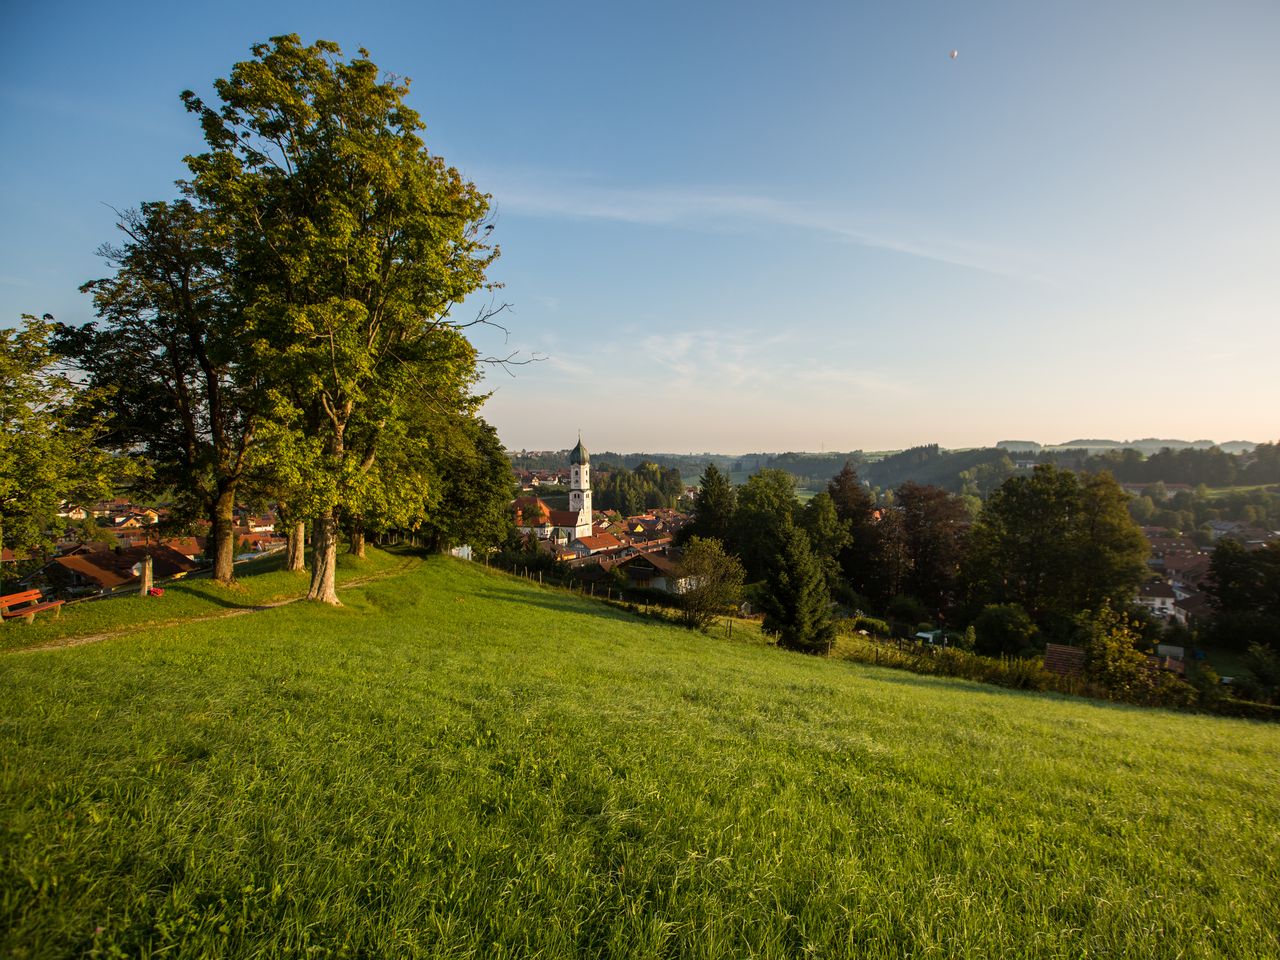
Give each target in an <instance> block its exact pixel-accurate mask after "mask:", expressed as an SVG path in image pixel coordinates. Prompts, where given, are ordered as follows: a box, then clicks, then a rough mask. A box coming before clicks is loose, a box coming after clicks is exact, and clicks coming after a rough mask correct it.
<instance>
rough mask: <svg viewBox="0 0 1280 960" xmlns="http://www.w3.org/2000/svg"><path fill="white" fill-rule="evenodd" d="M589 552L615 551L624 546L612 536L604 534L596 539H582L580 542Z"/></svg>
mask: <svg viewBox="0 0 1280 960" xmlns="http://www.w3.org/2000/svg"><path fill="white" fill-rule="evenodd" d="M578 542H579V543H581V544H582V545H583V546H584V547H586V548H587V549H588V550H590V551H592V552H595V551H596V550H613V549H615V548H617V547H620V546H622V541H621V540H619V539H618V538H617V537H615V536H613V535H612V534H608V533H602V534H599V535H598V536H594V537H582V538H581V539H580V540H579V541H578Z"/></svg>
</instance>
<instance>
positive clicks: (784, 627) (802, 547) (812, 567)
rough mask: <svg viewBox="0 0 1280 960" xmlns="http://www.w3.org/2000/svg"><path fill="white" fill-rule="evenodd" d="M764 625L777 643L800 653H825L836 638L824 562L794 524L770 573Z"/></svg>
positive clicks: (784, 538)
mask: <svg viewBox="0 0 1280 960" xmlns="http://www.w3.org/2000/svg"><path fill="white" fill-rule="evenodd" d="M764 629H765V631H766V632H768V633H772V634H775V635H777V637H778V646H780V647H785V648H786V649H788V650H798V651H800V652H801V653H816V654H826V653H828V652H830V650H831V643H832V641H833V640H834V639H835V627H834V626H833V625H832V623H831V595H830V593H828V592H827V583H826V577H825V575H824V574H823V570H822V564H821V563H819V562H818V558H817V557H816V556H814V553H813V551H812V550H811V549H810V547H809V538H808V536H806V535H805V532H804V531H803V530H801V529H800V528H799V527H796V526H793V525H791V524H788V525H787V526H786V528H785V529H784V531H783V541H782V549H781V551H780V552H779V553H778V555H777V557H776V558H775V560H774V568H773V572H772V574H771V576H770V577H769V589H768V593H767V596H766V603H765V620H764Z"/></svg>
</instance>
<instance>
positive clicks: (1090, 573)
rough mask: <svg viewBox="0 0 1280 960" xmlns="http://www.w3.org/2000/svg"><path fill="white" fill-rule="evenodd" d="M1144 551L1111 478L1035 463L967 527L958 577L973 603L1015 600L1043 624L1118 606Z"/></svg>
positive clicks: (1136, 578)
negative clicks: (966, 545) (1110, 603)
mask: <svg viewBox="0 0 1280 960" xmlns="http://www.w3.org/2000/svg"><path fill="white" fill-rule="evenodd" d="M1147 552H1148V547H1147V544H1146V540H1145V539H1144V538H1143V536H1142V531H1141V530H1139V529H1138V527H1137V526H1136V525H1135V524H1134V522H1133V521H1132V519H1130V517H1129V514H1128V511H1127V509H1126V507H1125V496H1124V493H1123V491H1121V490H1120V488H1119V487H1118V485H1117V484H1116V482H1115V481H1114V480H1113V479H1111V477H1109V476H1107V475H1105V474H1102V475H1098V476H1091V477H1086V478H1085V479H1084V480H1083V481H1082V480H1081V479H1080V478H1079V477H1078V476H1077V475H1076V474H1074V473H1071V472H1070V471H1066V470H1058V469H1056V468H1054V467H1051V466H1047V465H1042V466H1038V467H1036V468H1035V471H1034V472H1033V473H1032V475H1031V476H1017V477H1011V478H1010V479H1008V480H1006V481H1005V482H1004V483H1003V484H1001V486H1000V488H999V489H998V490H997V491H996V492H995V493H993V494H992V495H991V498H990V499H989V500H988V501H987V503H986V505H985V506H984V507H983V510H982V514H981V516H980V517H979V518H978V520H977V522H976V523H975V524H974V527H973V532H972V539H971V542H970V549H969V553H968V555H967V556H966V558H965V561H964V571H963V572H964V576H965V579H966V580H967V582H968V585H969V590H970V595H971V600H972V601H974V602H975V604H978V605H985V604H990V603H996V604H1001V603H1017V604H1019V605H1020V606H1021V607H1023V609H1025V610H1026V611H1027V612H1028V613H1029V614H1030V615H1031V617H1032V619H1033V620H1035V621H1036V622H1037V623H1038V624H1040V625H1041V626H1042V627H1043V626H1045V625H1046V624H1047V623H1051V622H1053V621H1055V620H1056V621H1068V620H1069V619H1070V618H1071V617H1073V616H1075V615H1076V613H1077V612H1078V611H1081V610H1092V609H1096V608H1097V607H1098V606H1099V605H1101V604H1102V603H1103V602H1104V601H1106V600H1116V601H1124V600H1127V599H1128V598H1129V597H1130V596H1132V594H1133V591H1134V589H1135V588H1136V587H1137V585H1138V583H1140V582H1141V580H1142V577H1143V576H1144V575H1145V570H1146V567H1145V561H1146V556H1147Z"/></svg>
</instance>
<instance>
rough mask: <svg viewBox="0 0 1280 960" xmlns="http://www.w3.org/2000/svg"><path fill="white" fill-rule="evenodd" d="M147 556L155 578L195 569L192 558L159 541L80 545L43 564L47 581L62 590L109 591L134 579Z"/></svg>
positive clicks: (89, 592)
mask: <svg viewBox="0 0 1280 960" xmlns="http://www.w3.org/2000/svg"><path fill="white" fill-rule="evenodd" d="M147 556H150V557H151V574H152V576H153V577H154V578H155V579H157V580H164V579H170V578H173V577H181V576H185V575H186V574H188V573H190V572H191V571H192V570H194V569H196V567H197V564H196V563H195V561H193V560H191V559H190V558H188V557H186V556H184V555H183V554H181V553H179V552H178V551H176V550H173V549H171V548H170V547H166V546H163V545H157V546H150V547H128V548H124V547H121V548H117V549H115V550H108V549H87V548H86V549H81V550H75V551H73V552H72V553H70V554H67V555H65V556H61V557H56V558H55V559H54V560H53V561H52V562H51V563H50V564H49V565H48V566H46V567H45V568H44V571H43V573H44V575H45V576H46V577H47V578H48V580H49V582H50V583H51V584H53V585H54V586H55V588H57V589H58V590H59V592H62V593H66V594H82V595H84V594H93V593H110V592H112V591H113V590H115V589H117V588H119V587H124V586H128V585H129V584H131V583H137V582H138V581H139V579H140V577H141V572H142V571H141V566H142V560H143V558H144V557H147Z"/></svg>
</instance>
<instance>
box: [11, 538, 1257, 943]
mask: <svg viewBox="0 0 1280 960" xmlns="http://www.w3.org/2000/svg"><path fill="white" fill-rule="evenodd" d="M370 562H371V563H375V564H376V563H384V564H385V563H390V562H392V561H385V560H374V561H370ZM167 596H168V595H166V597H167ZM343 598H344V601H345V603H346V606H344V607H343V608H340V609H330V608H327V607H320V606H317V605H310V604H293V605H290V606H286V607H280V608H275V609H271V610H266V611H263V612H260V613H254V614H252V615H250V616H243V617H234V618H230V619H224V620H208V621H204V622H197V623H190V624H186V625H177V626H166V627H158V628H148V629H144V630H141V631H139V632H136V633H132V634H130V635H128V636H122V637H117V638H113V639H110V640H106V641H103V642H99V643H95V644H91V645H86V646H81V647H76V648H73V649H66V650H54V651H47V652H21V653H8V654H4V655H0V702H2V703H3V706H0V956H3V957H13V958H18V957H21V958H44V957H73V956H74V957H155V958H159V957H164V958H175V957H255V958H267V957H352V958H356V957H360V958H375V957H378V958H381V957H386V958H392V957H395V958H399V957H458V958H461V957H476V958H481V957H484V958H508V957H543V958H557V957H592V958H595V957H654V958H657V957H682V958H683V957H688V958H713V957H715V958H742V957H827V958H830V957H973V958H996V957H1064V958H1065V957H1072V958H1075V957H1083V956H1095V957H1126V958H1127V957H1169V958H1175V957H1177V958H1189V957H1275V956H1277V955H1280V940H1277V931H1278V930H1280V779H1278V776H1280V775H1278V769H1280V727H1276V726H1267V725H1262V724H1258V723H1251V722H1248V721H1240V720H1229V719H1223V718H1215V717H1204V716H1194V715H1178V714H1172V713H1168V712H1162V711H1152V710H1141V709H1134V708H1125V707H1119V706H1113V705H1106V704H1099V703H1094V702H1088V701H1080V700H1071V699H1067V698H1057V697H1052V696H1045V695H1032V694H1022V693H1017V692H1013V691H1007V690H1000V689H995V688H990V687H982V686H978V685H974V684H969V683H965V682H962V681H955V680H948V679H941V678H932V677H921V676H916V675H913V674H906V673H901V672H895V671H890V670H885V669H878V668H875V667H873V666H867V665H862V664H854V663H847V662H839V661H829V660H819V659H813V658H807V657H804V656H800V655H796V654H788V653H785V652H782V651H779V650H777V649H775V648H773V647H769V646H765V645H763V644H761V643H759V642H758V641H756V640H752V639H750V638H747V639H743V640H738V639H735V640H732V641H729V640H726V639H724V638H723V637H707V636H703V635H700V634H697V633H693V632H689V631H685V630H681V629H679V628H675V627H668V626H662V625H655V624H652V623H649V622H646V621H642V620H639V619H635V618H632V617H631V616H629V615H628V614H626V613H625V612H622V611H618V610H614V609H612V608H609V607H606V606H604V605H602V604H599V603H596V602H593V601H591V600H587V599H583V598H580V597H574V596H572V595H568V594H565V593H561V592H557V591H554V590H551V589H542V588H539V587H537V586H533V585H530V584H527V583H524V582H521V581H518V580H514V579H511V578H509V577H506V576H504V575H502V574H499V573H496V572H492V571H488V570H485V569H484V568H482V567H479V566H477V565H474V564H465V563H462V562H458V561H452V560H448V559H444V558H433V559H431V560H428V561H426V562H424V563H422V564H420V565H418V566H416V567H414V568H413V569H409V570H406V571H405V572H403V573H402V574H400V575H399V576H396V577H393V578H387V579H382V580H379V581H376V582H371V583H368V584H366V585H364V586H359V587H350V588H348V589H347V590H346V591H344V594H343ZM113 602H114V601H113ZM4 629H8V628H4ZM735 636H736V634H735Z"/></svg>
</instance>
